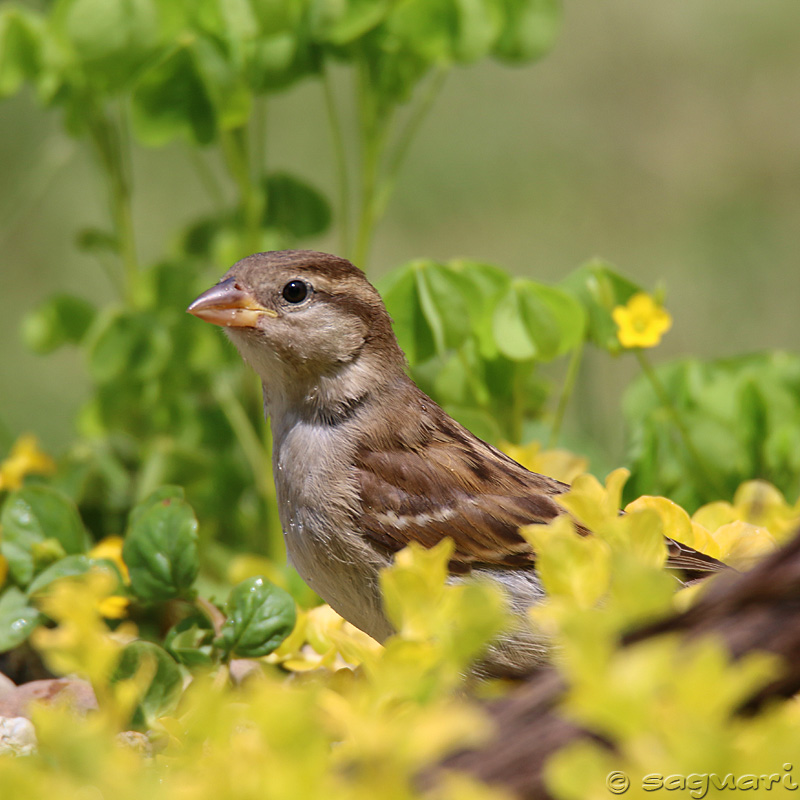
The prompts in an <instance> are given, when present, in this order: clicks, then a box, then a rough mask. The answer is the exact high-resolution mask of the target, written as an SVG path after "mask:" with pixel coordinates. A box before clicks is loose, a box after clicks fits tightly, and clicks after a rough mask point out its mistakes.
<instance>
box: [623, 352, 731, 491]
mask: <svg viewBox="0 0 800 800" xmlns="http://www.w3.org/2000/svg"><path fill="white" fill-rule="evenodd" d="M633 352H634V354H635V355H636V360H637V361H638V362H639V366H640V367H641V370H642V372H643V373H644V376H645V377H646V378H647V380H648V381H649V382H650V385H651V386H652V387H653V391H654V392H655V393H656V397H657V398H658V401H659V403H661V405H662V407H663V408H664V409H666V411H667V413H668V414H669V416H670V419H671V420H672V423H673V425H674V426H675V428H676V430H677V431H678V433H679V435H680V437H681V439H682V441H683V445H684V447H685V449H686V454H687V455H688V456H689V461H690V466H692V467H694V471H695V474H696V476H697V478H698V479H699V480H700V481H702V483H703V484H704V485H705V487H706V489H707V490H709V491H711V492H713V493H714V494H716V496H717V497H724V496H725V495H726V491H725V487H724V486H722V485H721V484H719V482H718V481H717V479H716V476H714V475H713V473H711V472H709V470H708V467H707V466H706V464H705V462H704V460H703V457H702V455H701V454H700V453H699V451H698V450H697V448H696V447H695V446H694V442H693V441H692V437H691V434H690V433H689V429H688V428H687V427H686V425H685V423H684V421H683V418H682V417H681V415H680V412H679V411H678V409H677V408H676V407H675V404H674V403H673V402H672V399H671V398H670V396H669V394H668V393H667V390H666V389H665V388H664V384H663V383H661V380H660V378H659V377H658V375H657V374H656V371H655V369H653V365H652V364H651V363H650V359H649V358H648V357H647V355H646V354H645V352H644V350H642V349H641V348H636V349H634V351H633Z"/></svg>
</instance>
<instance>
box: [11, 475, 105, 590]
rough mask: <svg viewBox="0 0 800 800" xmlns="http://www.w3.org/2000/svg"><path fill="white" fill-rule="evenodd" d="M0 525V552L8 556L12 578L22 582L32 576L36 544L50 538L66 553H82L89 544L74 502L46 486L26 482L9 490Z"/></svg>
mask: <svg viewBox="0 0 800 800" xmlns="http://www.w3.org/2000/svg"><path fill="white" fill-rule="evenodd" d="M0 525H2V529H3V537H2V540H0V552H2V554H3V555H4V556H5V557H6V558H7V559H8V566H9V570H10V572H11V575H12V576H13V578H14V580H15V581H16V582H17V583H19V584H20V585H22V586H25V585H27V584H28V583H29V582H30V580H31V578H33V574H34V568H35V552H34V551H35V549H36V547H37V546H39V547H41V546H42V545H43V544H44V543H45V542H47V541H48V540H54V541H55V542H57V543H58V546H59V547H63V550H64V552H66V553H82V552H84V551H85V550H86V549H87V548H88V546H89V537H88V534H87V533H86V529H85V528H84V527H83V523H82V522H81V518H80V516H79V514H78V509H77V508H76V506H75V504H74V503H73V502H72V501H71V500H70V499H69V498H68V497H67V496H66V495H64V494H62V493H61V492H58V491H56V490H55V489H52V488H50V487H48V486H27V487H25V488H23V489H20V490H19V491H16V492H12V493H11V494H10V495H9V496H8V497H7V498H6V501H5V503H4V505H3V510H2V513H1V514H0Z"/></svg>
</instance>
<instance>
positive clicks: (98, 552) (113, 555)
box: [89, 536, 131, 616]
mask: <svg viewBox="0 0 800 800" xmlns="http://www.w3.org/2000/svg"><path fill="white" fill-rule="evenodd" d="M123 543H124V540H123V538H122V537H121V536H106V538H105V539H102V540H101V541H99V542H98V543H97V544H96V545H95V546H94V547H93V548H92V549H91V550H90V551H89V558H105V559H107V560H108V561H113V562H114V564H115V565H116V566H117V568H118V569H119V571H120V573H121V574H122V578H123V580H124V581H125V583H130V582H131V579H130V575H129V574H128V566H127V564H126V563H125V562H124V561H123V560H122V545H123ZM104 616H105V615H104Z"/></svg>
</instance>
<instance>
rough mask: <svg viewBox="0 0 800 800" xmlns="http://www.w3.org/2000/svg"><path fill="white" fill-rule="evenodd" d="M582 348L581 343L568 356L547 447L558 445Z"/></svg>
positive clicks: (581, 356)
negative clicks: (567, 364) (562, 385)
mask: <svg viewBox="0 0 800 800" xmlns="http://www.w3.org/2000/svg"><path fill="white" fill-rule="evenodd" d="M583 348H584V342H581V343H580V344H579V345H578V346H577V347H576V348H575V349H574V350H573V351H572V355H571V356H570V359H569V366H568V367H567V374H566V377H565V378H564V388H563V389H562V390H561V396H560V397H559V398H558V406H557V407H556V413H555V416H554V417H553V427H552V428H551V429H550V438H549V439H548V442H547V446H548V447H555V446H556V445H557V444H558V437H559V434H560V433H561V426H562V424H563V423H564V415H565V413H566V411H567V406H568V405H569V401H570V398H571V397H572V393H573V392H574V390H575V383H576V381H577V379H578V373H579V372H580V367H581V360H582V358H583Z"/></svg>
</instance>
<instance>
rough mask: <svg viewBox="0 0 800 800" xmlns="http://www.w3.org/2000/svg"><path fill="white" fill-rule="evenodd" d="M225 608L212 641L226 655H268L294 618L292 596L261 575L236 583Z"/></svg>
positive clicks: (289, 631)
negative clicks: (223, 617)
mask: <svg viewBox="0 0 800 800" xmlns="http://www.w3.org/2000/svg"><path fill="white" fill-rule="evenodd" d="M226 608H227V612H228V619H227V620H226V621H225V624H224V625H223V626H222V630H221V631H220V634H219V636H218V637H217V639H216V640H215V642H214V644H215V645H216V646H217V647H219V648H220V649H221V650H222V652H223V653H224V654H225V656H226V657H230V656H237V657H239V658H259V657H260V656H265V655H269V653H271V652H272V651H273V650H275V649H276V648H277V647H278V645H279V644H280V643H281V642H282V641H283V640H284V639H285V638H286V637H287V636H288V635H289V634H290V633H291V632H292V629H293V628H294V626H295V622H296V621H297V619H296V615H295V609H294V600H293V599H292V596H291V595H290V594H289V593H288V592H285V591H283V589H281V588H279V587H278V586H275V585H274V584H272V583H270V582H269V581H268V580H266V579H265V578H263V577H261V576H258V577H255V578H250V579H248V580H246V581H242V583H240V584H239V585H238V586H235V587H234V588H233V591H231V594H230V597H229V598H228V602H227V605H226Z"/></svg>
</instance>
